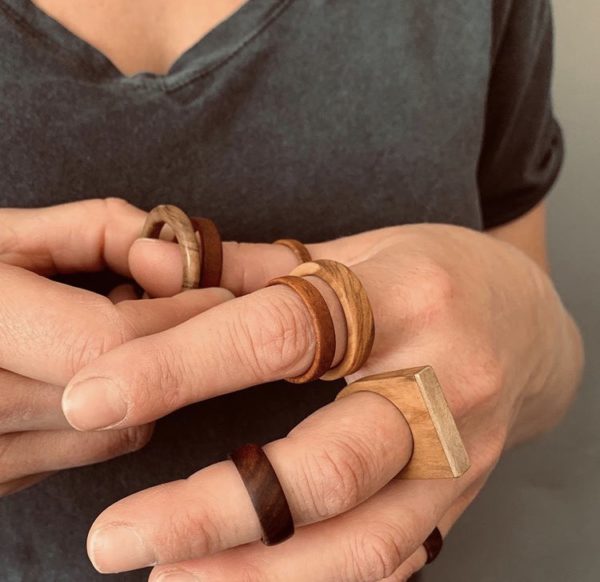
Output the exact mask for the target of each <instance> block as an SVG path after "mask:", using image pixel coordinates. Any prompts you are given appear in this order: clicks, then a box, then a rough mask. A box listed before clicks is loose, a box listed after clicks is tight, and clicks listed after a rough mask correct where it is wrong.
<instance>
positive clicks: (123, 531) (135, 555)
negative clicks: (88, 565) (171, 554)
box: [89, 525, 156, 574]
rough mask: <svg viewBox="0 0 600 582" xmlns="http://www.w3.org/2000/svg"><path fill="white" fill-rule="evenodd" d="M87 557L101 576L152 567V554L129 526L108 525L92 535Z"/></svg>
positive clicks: (153, 562) (154, 562) (153, 563)
mask: <svg viewBox="0 0 600 582" xmlns="http://www.w3.org/2000/svg"><path fill="white" fill-rule="evenodd" d="M89 548H90V549H89V555H90V560H91V561H92V564H93V565H94V568H96V570H98V572H101V573H102V574H109V573H114V572H124V571H126V570H134V569H136V568H145V567H147V566H154V565H155V564H156V558H155V557H154V553H153V552H151V551H150V549H149V548H148V547H147V546H146V544H145V543H144V541H143V540H142V538H141V536H140V535H139V534H138V532H137V531H136V530H135V529H134V528H132V527H129V526H123V525H109V526H105V527H103V528H100V529H99V530H97V531H95V532H94V533H93V534H92V537H91V539H90V544H89Z"/></svg>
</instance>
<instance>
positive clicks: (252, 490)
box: [228, 443, 294, 546]
mask: <svg viewBox="0 0 600 582" xmlns="http://www.w3.org/2000/svg"><path fill="white" fill-rule="evenodd" d="M228 456H229V458H230V459H231V460H232V461H233V462H234V464H235V466H236V468H237V470H238V473H239V474H240V477H241V478H242V481H243V482H244V485H245V486H246V490H247V491H248V495H249V496H250V500H251V501H252V505H254V509H255V510H256V515H257V516H258V521H259V522H260V527H261V529H262V538H261V539H262V542H263V544H265V545H266V546H274V545H275V544H280V543H281V542H283V541H285V540H287V539H288V538H290V537H292V535H294V520H293V518H292V513H291V512H290V507H289V505H288V502H287V498H286V496H285V493H284V491H283V488H282V487H281V483H280V482H279V479H278V478H277V474H276V473H275V470H274V469H273V465H271V462H270V461H269V459H268V457H267V455H266V454H265V452H264V451H263V450H262V447H260V446H259V445H256V444H252V443H249V444H245V445H242V446H241V447H238V448H237V449H235V450H234V451H232V452H231V453H229V455H228Z"/></svg>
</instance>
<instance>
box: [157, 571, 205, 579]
mask: <svg viewBox="0 0 600 582" xmlns="http://www.w3.org/2000/svg"><path fill="white" fill-rule="evenodd" d="M156 582H200V578H196V576H194V575H193V574H190V573H189V572H184V571H183V570H177V571H176V572H175V571H173V572H165V573H164V574H161V575H160V576H159V577H158V578H157V579H156Z"/></svg>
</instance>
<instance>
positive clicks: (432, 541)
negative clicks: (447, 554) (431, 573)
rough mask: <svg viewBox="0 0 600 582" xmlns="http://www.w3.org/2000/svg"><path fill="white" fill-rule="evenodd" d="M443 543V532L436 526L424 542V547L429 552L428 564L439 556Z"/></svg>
mask: <svg viewBox="0 0 600 582" xmlns="http://www.w3.org/2000/svg"><path fill="white" fill-rule="evenodd" d="M443 545H444V538H443V537H442V532H440V530H439V529H438V528H437V527H436V528H434V529H433V531H432V532H431V533H430V534H429V535H428V536H427V539H426V540H425V541H424V542H423V547H424V548H425V552H427V561H426V562H425V563H426V564H431V562H433V561H434V560H435V559H436V558H437V557H438V555H439V553H440V552H441V551H442V546H443Z"/></svg>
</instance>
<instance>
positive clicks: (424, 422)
mask: <svg viewBox="0 0 600 582" xmlns="http://www.w3.org/2000/svg"><path fill="white" fill-rule="evenodd" d="M365 390H366V391H370V392H375V393H377V394H379V395H380V396H383V397H384V398H387V399H388V400H390V401H391V402H392V404H394V406H396V407H397V408H398V410H400V412H401V413H402V415H403V416H404V418H405V419H406V422H407V423H408V425H409V427H410V430H411V432H412V437H413V445H414V446H413V452H412V456H411V458H410V460H409V462H408V463H407V465H406V466H405V467H404V468H403V469H402V471H400V473H399V474H398V475H397V478H400V479H443V478H450V477H455V478H456V477H460V476H461V475H462V474H463V473H464V472H465V471H466V470H467V469H468V468H469V466H470V461H469V456H468V454H467V451H466V449H465V446H464V444H463V441H462V438H461V436H460V433H459V431H458V428H457V427H456V423H455V422H454V417H453V416H452V412H451V411H450V408H449V407H448V403H447V402H446V398H445V396H444V392H443V391H442V388H441V386H440V384H439V382H438V379H437V377H436V375H435V372H434V371H433V368H432V367H431V366H421V367H417V368H408V369H405V370H398V371H395V372H386V373H384V374H375V375H373V376H366V377H364V378H361V379H360V380H357V381H356V382H353V383H352V384H349V385H348V386H346V387H345V388H343V389H342V390H340V392H339V393H338V395H337V396H336V400H338V399H339V398H344V397H346V396H349V395H350V394H353V393H354V392H359V391H365Z"/></svg>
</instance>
